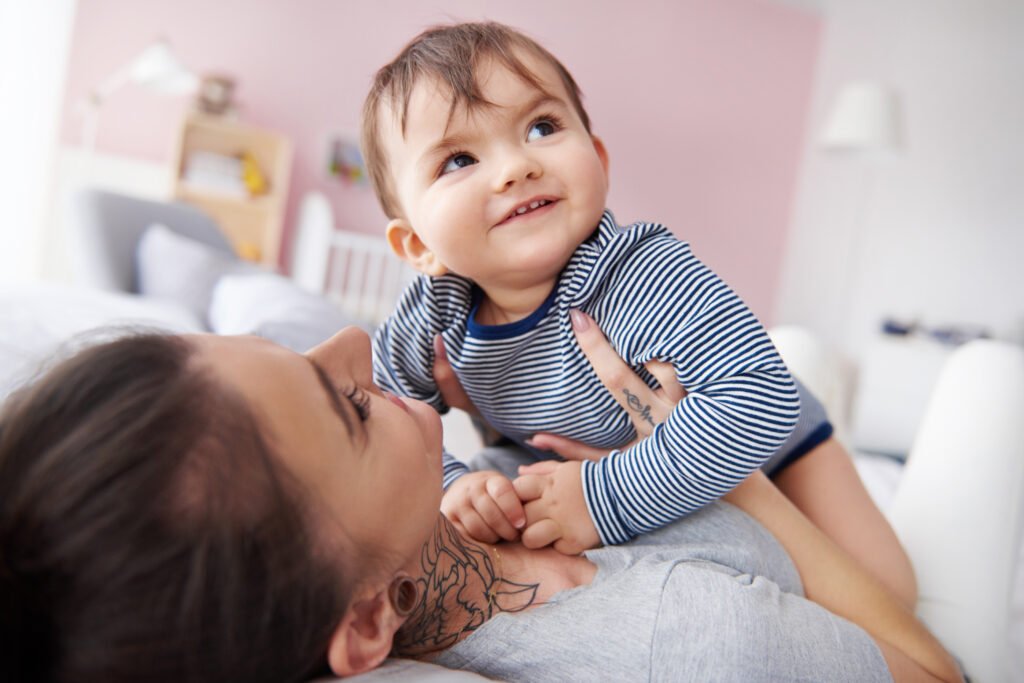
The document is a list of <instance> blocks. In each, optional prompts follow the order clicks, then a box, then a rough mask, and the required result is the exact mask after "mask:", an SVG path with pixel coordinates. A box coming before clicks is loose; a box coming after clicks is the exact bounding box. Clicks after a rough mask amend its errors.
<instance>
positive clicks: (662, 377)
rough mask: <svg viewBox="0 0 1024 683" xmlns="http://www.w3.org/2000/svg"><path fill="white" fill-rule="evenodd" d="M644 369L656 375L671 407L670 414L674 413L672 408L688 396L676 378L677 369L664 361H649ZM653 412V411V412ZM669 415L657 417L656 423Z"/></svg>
mask: <svg viewBox="0 0 1024 683" xmlns="http://www.w3.org/2000/svg"><path fill="white" fill-rule="evenodd" d="M644 367H646V368H647V371H648V372H649V373H651V374H652V375H654V378H655V379H656V380H658V384H659V385H661V390H662V392H663V393H664V395H665V401H666V402H667V403H670V404H671V405H670V406H669V408H668V412H672V408H673V407H674V406H675V404H677V403H679V402H680V401H682V400H683V398H684V397H685V396H686V389H684V388H683V385H681V384H680V383H679V379H678V378H677V377H676V369H675V367H674V366H673V365H672V364H671V363H666V362H665V361H663V360H649V361H647V362H646V363H644ZM652 412H653V411H652ZM666 417H668V414H667V413H666V414H665V415H662V416H661V417H660V419H659V418H658V417H655V420H654V421H655V422H656V423H657V422H661V421H662V420H664V419H665V418H666Z"/></svg>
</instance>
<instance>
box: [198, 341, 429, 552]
mask: <svg viewBox="0 0 1024 683" xmlns="http://www.w3.org/2000/svg"><path fill="white" fill-rule="evenodd" d="M190 341H191V342H193V344H194V346H195V348H196V349H197V350H198V358H199V360H200V361H201V362H204V363H205V364H206V365H207V366H208V367H209V368H210V369H211V370H212V371H213V372H214V373H215V375H216V376H217V377H218V378H219V379H220V380H221V381H222V382H224V383H225V384H227V385H229V386H231V387H233V388H234V389H236V390H237V391H239V392H240V393H241V394H242V396H243V397H245V399H246V400H247V401H248V403H249V405H250V407H251V408H252V410H253V412H254V414H255V415H256V416H257V420H258V421H259V422H260V424H261V425H262V426H263V430H264V435H265V436H266V438H267V439H268V441H269V442H270V443H271V445H272V448H273V449H274V450H275V451H276V453H277V454H278V455H279V457H280V458H281V459H282V460H283V464H284V465H285V466H286V467H288V468H289V470H290V471H291V472H292V473H293V474H294V476H296V477H297V478H298V479H299V481H300V482H301V483H302V484H303V485H304V486H305V488H306V490H308V491H309V492H310V494H311V495H315V496H317V497H318V498H319V502H320V503H321V505H320V506H319V507H320V508H321V509H323V510H325V511H326V512H327V517H328V519H327V523H328V526H327V532H328V533H333V532H334V531H333V530H334V529H335V528H337V529H338V533H340V534H341V537H340V538H341V539H342V540H343V541H344V547H347V548H358V549H372V550H373V551H375V552H377V553H381V554H383V555H385V556H387V557H393V558H395V560H396V561H397V562H398V563H399V564H398V565H396V566H395V567H392V568H393V569H397V568H399V567H404V566H415V563H416V560H417V558H418V556H419V552H420V548H421V546H422V545H423V543H424V541H426V539H427V538H428V537H429V535H430V533H431V532H432V530H433V528H434V525H435V523H436V522H437V517H438V514H439V509H440V502H441V494H442V489H441V421H440V418H439V417H438V415H437V413H436V412H435V411H434V410H433V408H431V407H430V406H428V405H427V404H425V403H421V402H419V401H415V400H412V399H399V398H397V397H395V396H393V395H390V394H386V393H384V392H382V391H381V390H380V389H378V388H377V387H376V386H375V385H374V384H373V379H372V367H371V359H370V340H369V337H367V335H366V333H364V332H362V331H361V330H358V329H356V328H346V329H344V330H342V331H341V332H339V333H338V334H336V335H335V336H334V337H332V338H331V339H330V340H328V341H326V342H324V343H323V344H321V345H320V346H318V347H317V348H315V349H313V350H312V351H310V352H309V353H307V354H306V355H305V356H302V355H299V354H297V353H294V352H292V351H289V350H287V349H285V348H283V347H280V346H277V345H276V344H273V343H271V342H268V341H266V340H263V339H259V338H257V337H216V336H197V337H190ZM332 523H333V524H334V525H336V526H332Z"/></svg>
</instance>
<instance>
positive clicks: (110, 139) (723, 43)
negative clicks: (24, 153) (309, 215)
mask: <svg viewBox="0 0 1024 683" xmlns="http://www.w3.org/2000/svg"><path fill="white" fill-rule="evenodd" d="M481 18H487V19H495V20H499V21H503V22H506V23H509V24H512V25H514V26H517V27H519V28H521V29H523V30H525V31H526V32H527V33H529V34H530V35H532V36H533V37H534V38H536V39H537V40H539V41H540V42H541V43H543V44H544V45H545V46H547V47H548V48H549V49H551V51H552V52H554V53H555V54H556V55H558V56H559V58H560V59H561V60H562V61H563V62H564V63H565V64H566V66H567V67H568V68H569V69H570V70H571V71H572V72H573V74H574V75H575V77H576V80H577V81H578V82H579V83H580V85H581V87H582V88H583V91H584V95H585V103H586V105H587V108H588V111H589V112H590V116H591V120H592V121H593V124H594V131H595V133H597V134H598V135H600V136H602V137H603V138H604V141H605V143H606V145H607V147H608V149H609V151H610V154H611V160H612V191H611V198H610V200H609V206H610V207H611V208H612V209H613V210H614V211H615V213H616V216H617V217H618V218H619V220H620V221H623V222H627V221H632V220H637V219H649V220H657V221H661V222H663V223H666V224H667V225H668V226H669V227H670V228H671V229H672V230H673V231H675V233H676V234H677V235H679V236H680V237H681V238H683V239H686V240H689V241H690V242H691V244H692V245H693V247H694V249H695V251H696V253H697V254H698V255H699V256H700V257H702V258H703V259H704V260H705V261H706V262H707V263H708V264H709V265H711V267H713V268H714V269H715V270H717V271H718V272H719V273H720V274H721V275H722V276H723V277H724V278H725V279H726V280H727V281H728V282H729V283H730V284H732V286H733V287H734V288H735V289H736V290H737V291H738V292H739V293H740V295H741V296H743V297H744V298H745V299H746V300H747V302H748V303H749V304H750V305H751V307H752V308H753V309H754V311H755V312H756V313H757V314H758V315H759V316H761V318H762V319H763V320H766V321H767V322H770V320H768V318H769V316H770V314H771V311H772V309H773V306H774V298H775V293H776V290H777V288H778V283H779V280H780V273H779V271H780V267H781V260H782V254H783V243H784V240H785V238H786V233H787V226H788V224H789V218H790V210H791V202H792V199H793V196H794V194H795V180H796V172H797V164H798V159H799V150H800V144H801V140H802V136H803V133H804V127H805V123H806V119H807V114H808V107H809V103H810V98H811V87H812V81H813V73H814V67H815V61H816V58H817V48H818V42H819V37H820V34H821V20H820V19H819V18H818V17H816V16H814V15H811V14H807V13H805V12H802V11H800V10H797V9H793V8H790V7H786V6H784V5H779V4H774V3H771V2H768V1H766V0H689V1H686V2H669V1H668V0H665V1H661V0H650V1H648V2H643V3H640V2H630V3H625V2H619V1H617V0H600V1H598V0H561V1H559V2H552V1H551V0H517V1H516V2H495V1H489V0H479V1H473V0H448V1H446V2H413V1H411V0H378V1H376V2H355V1H348V0H295V1H293V2H283V1H281V0H217V2H209V0H80V1H79V9H78V16H77V19H76V26H75V30H74V38H73V45H72V50H71V64H70V69H69V75H68V89H67V93H66V98H65V102H66V103H74V102H76V101H78V100H79V99H80V98H81V97H82V96H83V95H84V94H85V93H86V92H87V91H88V89H89V88H90V87H92V86H94V85H95V84H96V83H98V82H99V81H101V80H102V79H103V78H104V77H105V76H107V75H108V74H109V73H111V72H112V71H113V70H115V69H116V68H117V67H118V66H119V65H121V64H123V63H124V62H125V61H126V60H127V59H129V58H131V57H132V56H133V55H134V54H136V53H137V52H138V51H139V50H141V49H142V47H144V46H145V45H146V44H148V43H149V42H150V41H151V40H153V39H154V38H156V37H157V36H160V35H163V36H166V37H167V38H168V39H169V40H170V42H171V44H172V46H173V47H174V50H175V52H176V54H177V55H178V56H179V57H180V59H181V60H182V62H184V63H185V64H186V65H187V66H189V67H190V68H192V69H194V70H197V71H223V72H228V73H231V74H233V75H235V76H236V78H237V79H238V81H239V89H238V92H237V94H238V99H239V100H240V102H241V104H242V106H243V110H242V114H243V118H244V119H245V120H247V121H249V122H251V123H254V124H257V125H262V126H266V127H269V128H274V129H277V130H280V131H282V132H284V133H287V134H288V135H289V136H291V138H292V140H293V142H294V144H295V167H294V173H293V176H292V193H291V197H290V201H289V208H288V218H287V226H288V227H287V230H288V231H289V232H290V229H291V228H292V227H293V223H294V219H295V216H296V210H297V205H298V201H299V198H300V197H301V196H302V194H303V193H304V192H306V191H307V190H310V189H314V188H316V189H320V190H323V191H325V192H326V194H327V195H328V197H329V198H330V199H331V201H332V203H333V205H334V209H335V212H336V214H337V221H338V225H339V226H341V227H343V228H346V229H350V230H361V231H367V232H371V231H377V230H380V229H381V228H382V227H383V225H384V218H383V214H382V213H380V211H379V209H378V208H377V206H376V202H375V200H374V199H373V196H372V192H371V191H369V189H368V188H365V187H354V188H353V187H345V186H342V185H341V184H340V183H338V182H336V181H332V180H329V179H327V178H326V177H325V176H324V175H323V174H322V172H321V170H320V169H321V166H322V159H323V156H324V140H325V138H326V136H327V135H328V134H329V133H331V132H336V131H341V132H346V133H351V134H352V135H353V136H354V135H355V133H356V131H358V123H359V111H360V107H361V104H362V99H363V96H364V94H365V92H366V89H367V87H368V84H369V81H370V79H371V77H372V75H373V73H374V71H375V70H376V69H377V68H378V67H379V66H381V65H382V64H383V63H384V62H385V61H387V60H388V59H390V58H391V57H392V56H393V55H394V54H395V53H397V51H398V50H399V49H400V47H401V46H402V45H403V44H404V43H405V42H406V41H407V40H408V39H409V38H411V37H412V36H413V35H415V34H416V33H417V32H418V31H419V30H421V29H422V28H424V27H426V26H429V25H431V24H434V23H441V22H446V21H449V20H452V19H481ZM183 110H184V103H183V102H181V101H168V100H167V99H162V98H160V97H159V96H155V95H153V94H151V93H147V92H142V91H139V90H138V89H134V90H133V89H130V88H126V89H124V90H121V91H119V92H117V93H116V94H115V95H114V96H113V97H112V98H111V99H110V100H109V101H108V103H107V105H106V106H105V107H104V109H103V113H102V117H101V120H100V130H99V137H98V142H97V148H98V149H100V150H102V151H104V152H107V153H112V154H122V155H128V156H134V157H139V158H145V159H149V160H153V161H165V160H169V159H170V155H171V145H172V144H173V140H174V134H175V131H176V129H177V121H178V119H179V117H180V116H181V114H182V112H183ZM78 137H79V127H78V120H77V119H76V118H75V117H74V116H73V113H72V107H71V106H70V105H69V104H66V105H65V112H64V116H63V127H62V141H63V142H64V143H65V144H77V143H78Z"/></svg>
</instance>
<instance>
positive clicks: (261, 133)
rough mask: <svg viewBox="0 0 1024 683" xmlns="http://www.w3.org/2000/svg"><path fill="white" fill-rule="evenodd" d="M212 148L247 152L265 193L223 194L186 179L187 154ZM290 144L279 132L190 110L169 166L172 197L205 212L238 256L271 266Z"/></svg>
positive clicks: (235, 154) (222, 151)
mask: <svg viewBox="0 0 1024 683" xmlns="http://www.w3.org/2000/svg"><path fill="white" fill-rule="evenodd" d="M195 152H211V153H214V154H219V155H222V156H227V157H241V155H242V154H248V155H250V156H251V157H252V158H253V159H254V160H255V162H256V165H257V166H258V167H259V169H260V171H261V173H262V174H263V176H264V177H265V178H266V180H267V191H266V193H264V194H260V195H256V196H249V195H248V194H247V193H246V192H239V193H235V192H225V191H223V190H219V189H217V188H209V187H206V186H204V185H201V184H197V183H194V182H191V181H190V180H189V179H187V178H185V173H186V168H187V166H188V164H189V159H190V156H191V155H192V154H193V153H195ZM291 161H292V148H291V142H290V141H289V140H288V138H286V137H284V136H283V135H281V134H279V133H275V132H273V131H269V130H265V129H262V128H256V127H254V126H249V125H245V124H241V123H238V122H235V121H229V120H226V119H222V118H218V117H213V116H205V115H202V114H189V115H188V116H186V117H185V120H184V121H183V123H182V127H181V135H180V138H179V142H178V146H177V158H176V160H175V165H174V169H175V172H174V177H175V182H174V196H175V198H177V199H180V200H181V201H184V202H187V203H189V204H194V205H196V206H198V207H199V208H201V209H203V210H204V211H205V212H206V213H208V214H210V216H212V217H213V219H214V220H215V221H217V224H218V225H219V226H220V227H221V229H222V230H223V231H224V234H225V235H226V236H227V237H228V239H229V240H230V241H231V243H232V244H233V245H234V246H235V250H236V252H237V253H238V254H239V256H241V257H243V258H246V259H249V260H254V261H259V262H261V263H263V264H264V265H267V266H269V267H271V268H276V267H277V265H278V263H277V261H278V255H279V253H280V249H281V231H282V225H283V221H284V209H285V205H286V202H287V197H288V181H289V176H290V175H291Z"/></svg>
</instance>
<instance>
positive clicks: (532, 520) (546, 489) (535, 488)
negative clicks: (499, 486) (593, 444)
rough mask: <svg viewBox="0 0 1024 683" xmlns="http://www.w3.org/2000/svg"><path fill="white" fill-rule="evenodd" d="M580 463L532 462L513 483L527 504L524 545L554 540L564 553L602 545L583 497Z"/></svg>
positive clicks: (576, 552) (540, 544) (574, 553)
mask: <svg viewBox="0 0 1024 683" xmlns="http://www.w3.org/2000/svg"><path fill="white" fill-rule="evenodd" d="M580 468H581V465H580V463H579V462H554V461H550V460H549V461H546V462H542V463H537V464H535V465H530V467H529V469H528V471H529V474H524V475H522V476H520V477H518V478H517V479H516V480H515V482H513V484H514V485H515V488H516V493H518V494H519V498H521V499H522V500H523V501H524V502H525V503H526V519H527V521H528V522H529V526H527V527H526V529H525V530H524V531H523V545H524V546H526V547H527V548H541V547H544V546H546V545H549V544H551V543H554V546H555V550H557V551H558V552H560V553H564V554H565V555H579V554H580V553H581V552H583V551H584V550H587V549H588V548H596V547H597V546H599V545H601V538H600V537H599V536H598V535H597V528H595V527H594V522H593V521H591V519H590V512H589V511H588V510H587V504H586V501H584V500H583V480H582V479H581V477H580Z"/></svg>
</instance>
